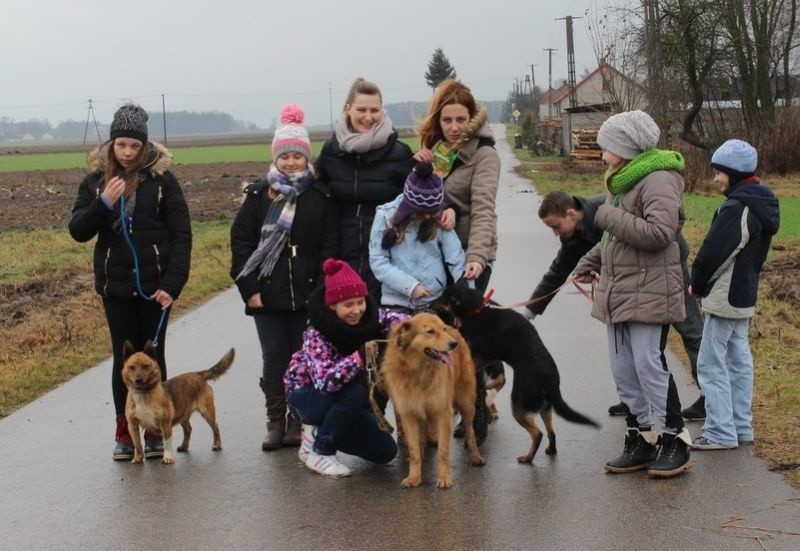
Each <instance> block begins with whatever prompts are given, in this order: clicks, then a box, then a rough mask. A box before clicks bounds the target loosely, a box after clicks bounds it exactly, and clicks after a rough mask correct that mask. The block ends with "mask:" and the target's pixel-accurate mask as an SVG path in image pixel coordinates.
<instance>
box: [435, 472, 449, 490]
mask: <svg viewBox="0 0 800 551" xmlns="http://www.w3.org/2000/svg"><path fill="white" fill-rule="evenodd" d="M452 486H453V477H452V476H450V474H440V475H439V477H438V478H437V479H436V487H437V488H441V489H443V490H444V489H447V488H451V487H452Z"/></svg>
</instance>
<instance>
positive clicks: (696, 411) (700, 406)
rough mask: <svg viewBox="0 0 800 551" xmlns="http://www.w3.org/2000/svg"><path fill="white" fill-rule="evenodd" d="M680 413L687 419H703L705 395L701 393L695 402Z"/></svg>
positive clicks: (704, 415) (704, 414)
mask: <svg viewBox="0 0 800 551" xmlns="http://www.w3.org/2000/svg"><path fill="white" fill-rule="evenodd" d="M681 415H682V416H683V418H684V419H688V420H689V421H705V419H706V397H705V396H703V395H702V394H701V395H700V397H699V398H698V399H697V400H696V401H695V403H693V404H692V405H691V406H689V407H688V408H686V409H685V410H683V411H682V412H681Z"/></svg>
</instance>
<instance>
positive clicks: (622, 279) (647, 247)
mask: <svg viewBox="0 0 800 551" xmlns="http://www.w3.org/2000/svg"><path fill="white" fill-rule="evenodd" d="M682 193H683V178H682V177H681V175H680V174H678V173H677V172H675V171H664V170H661V171H656V172H653V173H651V174H649V175H647V176H645V177H644V178H642V179H641V180H640V181H639V182H637V183H636V184H634V186H633V187H632V188H631V189H630V190H628V192H627V193H626V194H625V195H624V196H623V197H622V201H621V203H620V205H619V207H614V206H613V202H614V196H613V195H612V194H609V195H608V197H607V198H606V202H605V204H604V205H601V206H600V207H599V208H598V209H597V214H596V215H595V219H594V223H595V226H596V227H598V228H601V229H603V230H606V231H607V232H608V233H609V235H608V241H607V243H606V244H605V245H604V244H603V241H601V242H600V243H598V244H597V245H595V246H594V248H592V250H590V251H589V252H588V253H586V255H585V256H584V257H583V258H582V259H581V260H580V262H578V265H577V266H576V267H575V273H577V274H585V273H589V272H598V273H599V274H600V281H599V283H598V285H597V289H595V295H594V303H593V305H592V316H594V317H595V318H597V319H599V320H600V321H602V322H604V323H606V324H611V323H622V322H628V321H632V322H639V323H654V324H671V323H674V322H678V321H683V319H684V318H685V317H686V311H685V307H684V302H683V296H684V294H683V285H684V282H683V273H682V271H681V259H680V251H679V250H678V243H677V242H676V241H675V239H676V237H677V235H678V232H679V231H680V229H681V226H682V225H683V220H684V218H685V215H684V213H683V202H682V198H681V195H682Z"/></svg>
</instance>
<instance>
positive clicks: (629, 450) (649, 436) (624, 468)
mask: <svg viewBox="0 0 800 551" xmlns="http://www.w3.org/2000/svg"><path fill="white" fill-rule="evenodd" d="M654 440H655V435H654V434H653V432H652V431H651V430H650V428H649V427H648V428H644V427H642V428H638V429H637V428H629V429H628V432H627V434H625V447H624V448H623V450H622V455H620V456H619V457H617V458H616V459H614V460H613V461H609V462H608V463H606V471H608V472H610V473H615V474H622V473H632V472H634V471H640V470H642V469H646V468H647V467H649V466H650V465H651V464H652V463H653V462H654V461H655V460H656V458H657V457H658V447H657V446H656V445H655V442H654Z"/></svg>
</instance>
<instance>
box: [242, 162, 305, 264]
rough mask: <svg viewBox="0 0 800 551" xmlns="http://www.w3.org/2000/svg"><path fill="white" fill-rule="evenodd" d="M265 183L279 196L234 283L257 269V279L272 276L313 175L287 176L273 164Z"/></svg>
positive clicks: (271, 207)
mask: <svg viewBox="0 0 800 551" xmlns="http://www.w3.org/2000/svg"><path fill="white" fill-rule="evenodd" d="M267 181H268V182H269V187H270V189H272V190H274V191H276V192H277V193H278V196H277V197H276V198H275V199H274V200H273V201H272V204H270V206H269V209H267V214H266V216H265V217H264V223H263V224H262V226H261V240H260V241H259V243H258V247H256V250H255V251H253V254H251V255H250V258H248V259H247V262H245V265H244V268H242V271H241V272H239V275H238V276H236V279H240V278H242V277H244V276H246V275H247V274H249V273H251V272H253V271H255V270H256V269H257V268H258V270H259V279H261V278H265V277H268V276H269V275H270V274H271V273H272V270H273V269H274V268H275V264H277V263H278V258H280V255H281V252H282V251H283V249H284V247H286V243H288V241H289V235H290V233H291V231H292V222H293V221H294V214H295V209H296V208H297V198H298V197H299V196H300V195H301V194H302V193H303V192H304V191H306V190H307V189H308V188H309V187H311V184H312V183H313V182H314V174H313V172H312V171H311V170H305V171H303V172H299V173H297V174H293V175H291V176H287V175H286V174H284V173H283V172H280V171H279V170H278V169H277V167H275V165H274V164H273V165H271V166H270V168H269V174H267Z"/></svg>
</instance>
